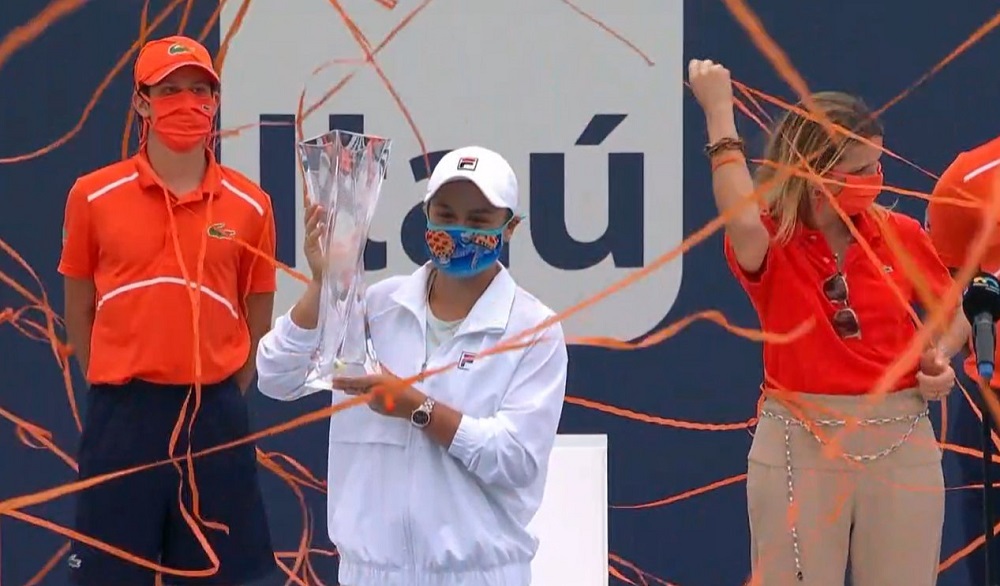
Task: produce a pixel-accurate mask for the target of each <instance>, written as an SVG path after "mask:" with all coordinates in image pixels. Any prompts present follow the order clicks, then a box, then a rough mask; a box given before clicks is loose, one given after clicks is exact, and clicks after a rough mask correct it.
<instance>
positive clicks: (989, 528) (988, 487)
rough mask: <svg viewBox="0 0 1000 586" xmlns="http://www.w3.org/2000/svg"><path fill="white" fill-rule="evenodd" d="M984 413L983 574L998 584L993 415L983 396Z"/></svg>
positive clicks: (989, 585) (985, 384)
mask: <svg viewBox="0 0 1000 586" xmlns="http://www.w3.org/2000/svg"><path fill="white" fill-rule="evenodd" d="M979 389H980V393H987V392H990V391H989V389H990V383H989V381H988V380H986V381H981V382H980V387H979ZM981 403H982V413H983V417H982V419H983V424H982V428H983V529H984V531H985V532H984V536H985V539H986V542H985V543H984V544H983V561H984V562H985V564H986V567H985V570H986V571H985V572H984V573H983V576H984V577H985V578H986V586H996V585H995V584H994V582H993V565H992V563H991V560H992V554H991V551H990V547H991V544H992V542H993V519H994V517H993V497H992V493H993V479H992V474H991V473H990V469H991V468H992V465H993V456H992V452H993V450H992V449H991V447H992V446H993V437H992V433H991V432H992V428H993V426H992V425H990V421H991V419H992V418H991V417H990V414H989V407H988V406H987V404H986V399H985V398H982V400H981Z"/></svg>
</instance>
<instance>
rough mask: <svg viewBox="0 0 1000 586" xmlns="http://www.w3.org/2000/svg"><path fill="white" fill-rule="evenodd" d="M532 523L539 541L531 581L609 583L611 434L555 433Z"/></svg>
mask: <svg viewBox="0 0 1000 586" xmlns="http://www.w3.org/2000/svg"><path fill="white" fill-rule="evenodd" d="M528 527H529V528H530V529H531V530H532V531H533V532H534V533H535V535H537V536H538V539H539V541H540V544H539V546H538V554H537V555H536V556H535V560H534V562H533V563H532V565H531V574H532V580H531V585H532V586H568V585H572V586H608V436H606V435H559V436H557V437H556V443H555V447H554V448H553V450H552V456H551V459H550V461H549V475H548V478H547V479H546V482H545V496H544V497H543V498H542V505H541V507H540V508H539V510H538V514H537V515H535V518H534V519H533V520H532V521H531V524H530V525H529V526H528Z"/></svg>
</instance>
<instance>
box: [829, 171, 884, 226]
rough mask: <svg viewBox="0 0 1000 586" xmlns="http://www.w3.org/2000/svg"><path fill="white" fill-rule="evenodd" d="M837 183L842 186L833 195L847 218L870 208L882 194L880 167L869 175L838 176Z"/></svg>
mask: <svg viewBox="0 0 1000 586" xmlns="http://www.w3.org/2000/svg"><path fill="white" fill-rule="evenodd" d="M837 181H838V183H843V184H844V185H843V187H841V188H840V191H839V192H837V193H836V194H835V195H834V197H835V198H837V205H839V206H840V209H842V210H844V213H845V214H847V215H848V216H854V215H857V214H860V213H862V212H864V211H865V210H867V209H868V208H870V207H871V206H872V204H874V203H875V198H877V197H878V194H880V193H882V184H883V177H882V166H881V165H879V168H878V170H877V171H875V173H872V174H870V175H847V174H843V175H838V176H837Z"/></svg>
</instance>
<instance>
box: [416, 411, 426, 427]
mask: <svg viewBox="0 0 1000 586" xmlns="http://www.w3.org/2000/svg"><path fill="white" fill-rule="evenodd" d="M412 419H413V424H414V425H419V426H420V427H423V426H425V425H427V424H428V423H430V421H431V416H430V413H428V412H426V411H414V412H413V417H412Z"/></svg>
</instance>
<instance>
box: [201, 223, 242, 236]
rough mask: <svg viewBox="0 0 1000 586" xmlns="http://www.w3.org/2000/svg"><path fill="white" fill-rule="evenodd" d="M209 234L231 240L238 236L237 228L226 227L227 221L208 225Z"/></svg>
mask: <svg viewBox="0 0 1000 586" xmlns="http://www.w3.org/2000/svg"><path fill="white" fill-rule="evenodd" d="M208 235H209V236H211V237H212V238H218V239H219V240H229V239H230V238H232V237H234V236H236V230H230V229H229V228H226V224H225V222H218V223H216V224H212V225H211V226H209V227H208Z"/></svg>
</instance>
